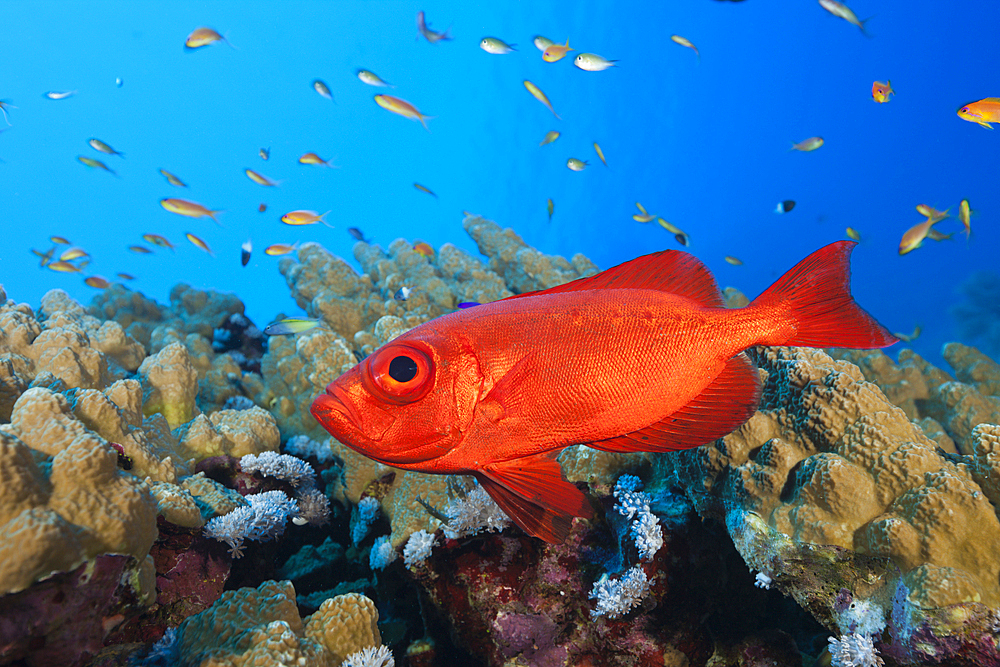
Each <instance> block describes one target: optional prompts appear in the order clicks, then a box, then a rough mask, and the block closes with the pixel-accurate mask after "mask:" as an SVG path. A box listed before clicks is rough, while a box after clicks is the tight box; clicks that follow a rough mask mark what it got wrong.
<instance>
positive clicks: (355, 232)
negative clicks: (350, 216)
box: [347, 227, 371, 243]
mask: <svg viewBox="0 0 1000 667" xmlns="http://www.w3.org/2000/svg"><path fill="white" fill-rule="evenodd" d="M347 233H348V234H350V235H351V236H353V237H354V238H355V239H356V240H358V241H361V242H362V243H371V239H366V238H365V234H364V232H362V231H361V230H360V229H358V228H357V227H348V228H347Z"/></svg>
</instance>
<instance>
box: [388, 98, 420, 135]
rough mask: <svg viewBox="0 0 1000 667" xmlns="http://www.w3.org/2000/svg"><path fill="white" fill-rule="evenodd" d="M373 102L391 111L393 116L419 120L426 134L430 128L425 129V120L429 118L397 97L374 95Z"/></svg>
mask: <svg viewBox="0 0 1000 667" xmlns="http://www.w3.org/2000/svg"><path fill="white" fill-rule="evenodd" d="M375 102H376V104H378V105H379V106H380V107H382V108H383V109H385V110H386V111H391V112H392V113H394V114H397V115H399V116H402V117H403V118H409V119H410V120H419V121H420V124H421V125H423V126H424V129H425V130H427V131H428V132H430V131H431V128H429V127H427V120H428V119H430V118H431V116H426V115H424V114H422V113H420V111H419V110H418V109H417V107H415V106H413V105H412V104H410V103H409V102H407V101H406V100H401V99H400V98H398V97H393V96H392V95H376V96H375Z"/></svg>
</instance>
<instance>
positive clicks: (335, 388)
mask: <svg viewBox="0 0 1000 667" xmlns="http://www.w3.org/2000/svg"><path fill="white" fill-rule="evenodd" d="M854 246H855V244H854V243H852V242H850V241H838V242H836V243H833V244H831V245H828V246H826V247H825V248H821V249H820V250H818V251H816V252H814V253H813V254H812V255H810V256H809V257H807V258H805V259H804V260H803V261H801V262H800V263H799V264H798V265H796V266H795V267H794V268H793V269H792V270H790V271H789V272H787V273H786V274H785V275H784V276H783V277H781V278H779V279H778V281H777V282H776V283H775V284H774V285H772V286H771V287H770V288H769V289H767V290H766V291H765V292H764V293H763V294H762V295H760V296H759V297H758V298H757V299H756V300H754V301H753V302H752V303H751V304H750V305H748V306H746V307H744V308H735V309H728V308H725V307H723V302H722V297H721V294H720V293H719V288H718V285H717V284H716V283H715V280H714V279H713V278H712V275H711V273H709V271H708V269H707V268H706V267H705V265H704V264H702V263H701V262H700V261H698V260H697V259H696V258H695V257H694V256H692V255H690V254H688V253H686V252H683V251H671V250H666V251H662V252H658V253H654V254H652V255H646V256H645V257H639V258H637V259H634V260H632V261H630V262H627V263H625V264H622V265H620V266H617V267H615V268H612V269H609V270H607V271H604V272H603V273H599V274H597V275H596V276H592V277H590V278H583V279H580V280H576V281H574V282H571V283H568V284H565V285H560V286H558V287H553V288H551V289H548V290H543V291H540V292H529V293H525V294H518V295H516V296H514V297H510V298H507V299H502V300H500V301H494V302H492V303H486V304H481V305H477V306H476V307H474V308H468V309H461V310H457V311H455V312H452V313H449V314H446V315H442V316H440V317H437V318H435V319H434V320H433V321H432V322H427V323H425V324H421V325H419V326H417V327H415V328H413V329H410V330H409V331H407V332H406V333H404V334H401V335H399V336H397V337H396V338H394V339H393V340H391V341H390V342H388V343H386V344H385V345H383V346H382V347H380V348H378V349H377V350H375V351H374V352H373V353H372V354H370V355H369V356H368V357H366V358H365V360H364V361H363V362H361V363H360V364H359V365H357V366H355V367H354V368H352V369H351V370H349V371H347V372H346V373H344V374H343V375H341V376H340V377H339V378H337V379H336V380H334V381H333V382H331V383H330V384H329V385H328V386H327V388H326V392H325V393H323V394H321V395H320V396H318V397H317V398H316V399H314V400H313V403H312V407H311V412H312V415H313V416H314V417H315V418H316V420H317V421H319V423H320V424H322V425H323V427H324V428H325V429H326V430H327V431H328V432H329V433H330V434H331V435H333V436H334V437H335V438H336V439H337V440H338V441H339V442H342V443H344V444H346V445H347V446H348V447H350V448H352V449H354V450H355V451H357V452H359V453H360V454H363V455H365V456H367V457H369V458H372V459H374V460H376V461H378V462H380V463H383V464H385V465H389V466H393V467H396V468H403V469H405V470H414V471H417V472H423V473H432V474H458V475H462V474H465V475H473V476H475V477H476V479H477V480H478V481H479V483H480V484H481V485H482V487H483V489H484V490H485V491H486V492H487V493H489V494H490V496H491V497H492V498H493V499H494V500H495V501H496V502H497V504H499V505H500V507H501V508H502V509H503V510H504V512H506V513H507V515H508V516H510V517H511V518H512V519H513V520H514V522H515V523H516V524H517V525H518V526H520V527H521V528H522V529H523V530H524V531H526V532H528V533H529V534H531V535H534V536H536V537H538V538H540V539H543V540H546V541H548V542H552V543H558V542H560V541H562V540H564V539H565V538H566V536H567V534H568V533H569V531H570V528H571V526H572V522H573V519H574V518H575V517H583V518H587V517H590V516H592V515H593V509H592V507H591V504H590V502H588V500H587V498H586V497H585V496H584V495H583V493H581V492H580V490H578V489H577V488H576V486H574V485H573V484H570V483H569V482H567V481H566V480H565V479H564V478H563V476H562V473H561V470H560V467H559V462H558V460H557V456H558V455H559V452H560V451H562V450H563V449H564V448H566V447H570V446H574V445H579V444H586V445H588V446H590V447H592V448H595V449H599V450H602V451H606V452H617V453H624V452H636V451H652V452H669V451H673V450H680V449H690V448H693V447H697V446H699V445H703V444H705V443H708V442H712V441H713V440H715V439H717V438H721V437H722V436H724V435H726V434H728V433H730V432H732V431H733V430H735V429H736V428H738V427H739V426H741V425H742V424H743V423H745V422H746V421H747V420H748V419H749V418H750V417H751V416H752V415H753V414H754V412H755V411H756V409H757V405H758V403H759V402H760V395H761V384H760V377H759V374H758V371H757V367H756V366H754V364H753V362H751V361H750V359H749V358H748V357H747V356H746V355H745V354H742V352H743V350H746V349H747V348H749V347H752V346H754V345H798V346H806V347H847V348H862V349H866V348H875V347H886V346H888V345H892V344H893V343H895V342H897V339H896V338H895V337H894V336H893V335H892V334H891V333H889V331H888V330H887V329H885V328H884V327H882V326H881V325H880V324H879V323H878V322H876V321H875V319H874V318H872V317H871V315H869V314H868V313H866V312H865V311H864V310H862V309H861V308H860V307H859V306H858V305H857V304H856V303H855V302H854V299H853V298H852V297H851V294H850V287H849V284H850V280H849V271H850V253H851V250H852V249H853V248H854ZM597 351H599V353H598V352H597Z"/></svg>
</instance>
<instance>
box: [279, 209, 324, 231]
mask: <svg viewBox="0 0 1000 667" xmlns="http://www.w3.org/2000/svg"><path fill="white" fill-rule="evenodd" d="M329 212H330V211H327V212H326V213H324V214H323V215H320V214H319V213H317V212H316V211H291V212H289V213H286V214H284V215H283V216H281V221H282V222H283V223H285V224H286V225H296V226H297V225H315V224H316V223H317V222H321V223H323V224H324V225H326V226H327V227H329V228H330V229H333V225H331V224H329V223H327V221H326V220H324V219H323V218H325V217H326V215H327V213H329Z"/></svg>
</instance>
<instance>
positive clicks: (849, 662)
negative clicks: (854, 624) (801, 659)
mask: <svg viewBox="0 0 1000 667" xmlns="http://www.w3.org/2000/svg"><path fill="white" fill-rule="evenodd" d="M829 642H830V656H831V657H832V658H833V660H832V662H831V663H830V665H831V667H882V666H883V665H884V664H885V663H884V662H882V658H880V657H879V654H878V650H877V649H876V648H875V644H874V643H873V642H872V640H871V638H870V637H866V636H865V635H862V634H858V633H857V632H855V633H854V634H853V635H844V636H843V637H841V638H840V639H837V638H836V637H830V639H829Z"/></svg>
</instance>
